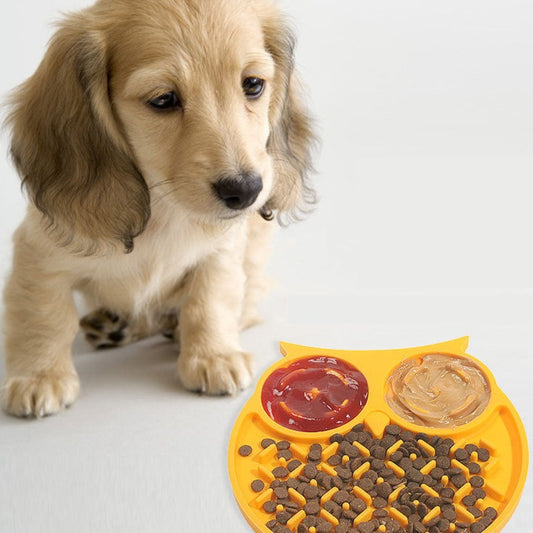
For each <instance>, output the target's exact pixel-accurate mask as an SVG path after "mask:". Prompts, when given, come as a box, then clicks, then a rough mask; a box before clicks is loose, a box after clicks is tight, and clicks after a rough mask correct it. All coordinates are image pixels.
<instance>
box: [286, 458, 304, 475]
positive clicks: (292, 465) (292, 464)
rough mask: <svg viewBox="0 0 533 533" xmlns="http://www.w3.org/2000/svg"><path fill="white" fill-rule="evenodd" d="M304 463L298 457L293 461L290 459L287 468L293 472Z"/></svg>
mask: <svg viewBox="0 0 533 533" xmlns="http://www.w3.org/2000/svg"><path fill="white" fill-rule="evenodd" d="M301 464H302V463H301V462H300V461H298V459H293V460H292V461H289V462H288V463H287V469H288V470H289V472H292V471H293V470H296V469H297V468H298V467H299V466H300V465H301Z"/></svg>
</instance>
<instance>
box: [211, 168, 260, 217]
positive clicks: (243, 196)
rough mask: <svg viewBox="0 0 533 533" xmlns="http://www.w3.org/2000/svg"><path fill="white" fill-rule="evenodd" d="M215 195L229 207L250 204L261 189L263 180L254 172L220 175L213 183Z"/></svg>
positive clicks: (233, 207) (247, 205)
mask: <svg viewBox="0 0 533 533" xmlns="http://www.w3.org/2000/svg"><path fill="white" fill-rule="evenodd" d="M213 188H214V189H215V192H216V194H217V196H218V197H219V198H220V199H221V200H222V201H223V202H224V203H225V204H226V206H227V207H229V208H230V209H245V208H247V207H249V206H251V205H252V204H253V203H254V202H255V201H256V199H257V197H258V196H259V193H260V192H261V190H262V189H263V180H262V179H261V176H260V175H259V174H257V173H255V172H243V173H242V174H237V175H235V176H222V177H221V178H219V179H218V180H217V181H216V182H215V183H214V184H213Z"/></svg>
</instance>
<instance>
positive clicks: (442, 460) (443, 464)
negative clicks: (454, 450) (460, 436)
mask: <svg viewBox="0 0 533 533" xmlns="http://www.w3.org/2000/svg"><path fill="white" fill-rule="evenodd" d="M436 463H437V466H438V467H439V468H442V469H443V470H447V469H448V468H450V466H451V464H452V462H451V460H450V458H449V457H448V456H445V455H441V456H440V457H437V459H436Z"/></svg>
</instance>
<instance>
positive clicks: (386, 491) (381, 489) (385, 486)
mask: <svg viewBox="0 0 533 533" xmlns="http://www.w3.org/2000/svg"><path fill="white" fill-rule="evenodd" d="M376 492H377V493H378V496H381V497H382V498H385V499H387V498H388V497H389V496H390V494H391V492H392V487H391V485H390V483H387V482H386V481H384V482H383V483H380V484H379V485H378V486H377V487H376Z"/></svg>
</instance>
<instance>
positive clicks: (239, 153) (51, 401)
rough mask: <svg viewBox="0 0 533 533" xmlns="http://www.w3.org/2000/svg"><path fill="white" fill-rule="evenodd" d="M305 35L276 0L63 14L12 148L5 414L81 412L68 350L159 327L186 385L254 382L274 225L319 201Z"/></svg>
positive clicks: (23, 97)
mask: <svg viewBox="0 0 533 533" xmlns="http://www.w3.org/2000/svg"><path fill="white" fill-rule="evenodd" d="M293 45H294V39H293V36H292V34H291V32H290V30H289V29H288V27H287V25H286V24H285V22H284V21H283V19H282V17H281V16H280V13H279V11H278V9H277V8H276V7H275V6H274V5H273V4H272V3H271V1H270V0H149V1H147V0H100V1H98V2H97V3H96V4H95V5H94V6H92V7H90V8H88V9H85V10H83V11H81V12H79V13H76V14H73V15H71V16H69V17H68V18H66V20H64V22H63V23H62V24H61V25H60V27H59V29H58V31H57V33H56V34H55V36H54V37H53V39H52V40H51V43H50V45H49V48H48V51H47V53H46V55H45V57H44V59H43V61H42V63H41V64H40V66H39V67H38V69H37V71H36V72H35V73H34V75H33V76H32V77H31V78H29V79H28V80H27V81H26V82H25V83H24V84H22V86H20V87H19V88H18V89H17V90H16V92H15V93H14V95H13V100H12V108H11V114H10V116H9V119H8V120H9V124H10V126H11V128H12V147H11V150H12V155H13V160H14V162H15V164H16V167H17V169H18V171H19V173H20V176H21V178H22V180H23V184H24V187H25V189H26V191H27V193H28V196H29V198H30V200H31V202H30V205H29V207H28V211H27V215H26V217H25V219H24V221H23V223H22V224H21V226H20V227H19V228H18V230H17V231H16V234H15V237H14V263H13V269H12V273H11V275H10V278H9V280H8V282H7V285H6V289H5V295H4V296H5V328H6V330H5V335H6V336H5V339H6V346H5V352H6V380H5V382H4V384H3V388H2V389H3V390H2V392H3V394H2V397H3V405H4V408H5V409H6V411H8V412H9V413H12V414H14V415H19V416H31V415H34V416H44V415H49V414H52V413H55V412H57V411H58V410H60V409H61V408H63V407H64V406H68V405H70V404H72V402H74V400H75V399H76V397H77V395H78V390H79V380H78V376H77V374H76V370H75V368H74V366H73V363H72V358H71V344H72V341H73V339H74V336H75V335H76V332H77V330H78V326H79V321H78V317H77V312H76V308H75V306H74V302H73V291H79V292H80V293H81V294H82V295H83V296H84V298H85V300H86V302H87V304H88V306H89V308H88V309H89V310H90V311H91V312H90V313H89V314H88V315H87V316H86V317H84V318H83V319H82V320H81V326H82V328H83V330H84V332H85V335H86V338H87V339H88V340H89V342H91V343H92V344H93V345H94V346H97V347H100V346H108V345H123V344H125V343H127V342H130V341H133V340H137V339H140V338H143V337H147V336H149V335H153V334H155V333H158V332H167V333H169V332H170V334H171V335H172V337H173V338H174V339H175V341H176V342H179V343H180V355H179V357H178V364H177V370H178V375H179V377H180V379H181V381H182V383H183V385H184V386H185V387H186V388H187V389H190V390H195V391H203V392H205V393H207V394H232V393H235V392H236V391H238V390H239V389H242V388H243V387H246V386H247V385H249V383H250V381H251V378H252V367H253V365H252V358H251V356H250V355H249V354H247V353H245V352H243V351H242V349H241V346H240V342H239V332H240V330H241V329H242V328H245V327H247V326H249V325H250V324H252V323H253V322H254V321H255V320H256V316H257V315H256V304H257V302H258V299H259V298H260V296H261V294H262V292H263V289H264V285H265V283H264V280H263V275H262V267H263V263H264V260H265V259H266V255H267V250H268V242H269V238H270V235H271V229H272V227H273V225H274V222H272V221H271V219H272V218H274V216H275V215H276V214H277V215H278V216H279V215H282V216H283V215H287V214H288V215H291V214H294V212H295V210H297V209H301V208H304V207H305V205H306V204H307V203H308V202H309V201H312V196H313V191H312V189H311V188H310V186H309V185H308V183H307V173H308V170H309V168H310V147H311V145H312V140H313V135H312V131H311V124H310V120H309V117H308V115H307V111H306V109H305V107H304V106H303V105H302V102H301V94H300V89H299V87H298V84H297V82H296V80H295V77H294V75H293Z"/></svg>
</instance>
